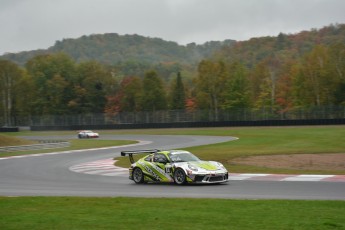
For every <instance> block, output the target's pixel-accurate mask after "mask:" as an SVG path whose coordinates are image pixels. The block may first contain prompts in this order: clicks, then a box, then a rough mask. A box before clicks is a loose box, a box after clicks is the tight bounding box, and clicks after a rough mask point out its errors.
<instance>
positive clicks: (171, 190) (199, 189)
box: [0, 135, 345, 200]
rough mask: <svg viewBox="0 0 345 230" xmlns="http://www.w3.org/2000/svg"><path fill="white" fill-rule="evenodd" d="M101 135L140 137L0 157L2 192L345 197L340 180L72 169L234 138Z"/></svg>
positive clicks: (16, 194)
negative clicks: (209, 181)
mask: <svg viewBox="0 0 345 230" xmlns="http://www.w3.org/2000/svg"><path fill="white" fill-rule="evenodd" d="M28 138H29V137H28ZM34 138H38V137H34ZM43 138H47V139H54V138H56V139H66V138H67V139H68V138H76V137H74V136H63V137H62V136H56V137H51V136H50V137H39V139H43ZM101 138H102V139H103V138H104V139H114V140H115V139H120V140H140V141H141V146H127V147H114V148H103V149H94V150H83V151H70V152H58V153H53V154H45V155H32V156H25V157H18V158H16V157H12V158H7V159H4V158H2V159H1V158H0V196H87V197H118V196H126V197H191V198H235V199H307V200H345V183H344V182H325V181H318V182H315V181H309V182H306V181H260V180H258V181H253V180H231V181H229V183H227V184H219V185H186V186H177V185H174V184H143V185H137V184H135V183H134V182H132V181H130V180H129V179H128V178H127V177H126V176H123V175H119V176H116V175H115V176H104V175H97V174H85V173H78V172H75V171H72V170H70V168H71V167H73V166H75V165H78V164H83V163H86V162H94V161H99V160H102V159H109V158H113V157H116V156H119V155H120V151H123V150H135V149H154V148H157V149H181V148H184V147H189V146H197V145H204V144H211V143H217V142H224V141H230V140H234V138H232V137H209V136H169V135H120V136H113V135H107V136H102V137H101ZM230 171H231V169H230Z"/></svg>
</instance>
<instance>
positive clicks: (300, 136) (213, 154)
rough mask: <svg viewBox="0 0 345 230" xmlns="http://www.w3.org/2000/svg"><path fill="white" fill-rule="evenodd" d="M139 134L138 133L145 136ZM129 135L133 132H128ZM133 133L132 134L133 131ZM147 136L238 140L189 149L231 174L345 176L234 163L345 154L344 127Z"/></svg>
mask: <svg viewBox="0 0 345 230" xmlns="http://www.w3.org/2000/svg"><path fill="white" fill-rule="evenodd" d="M144 131H145V130H139V131H138V132H139V133H141V132H144ZM127 132H131V130H128V131H127ZM132 132H133V131H132ZM145 133H148V134H158V133H159V134H171V135H179V134H180V135H182V134H184V135H185V134H188V135H215V136H234V137H238V138H239V139H238V140H236V141H229V142H225V143H219V144H212V145H207V146H197V147H191V148H186V149H187V150H189V151H191V152H193V153H194V154H195V155H197V156H199V157H200V158H202V159H204V160H215V161H220V162H222V163H223V164H224V165H225V167H227V168H228V169H229V171H230V172H239V173H243V172H247V173H248V172H251V173H296V174H345V169H344V170H340V171H335V170H332V169H329V170H302V169H301V170H292V169H274V168H264V167H255V166H247V165H239V164H233V163H231V160H232V159H234V158H237V157H245V156H256V155H279V154H302V153H308V154H317V153H345V126H310V127H254V128H208V129H201V128H200V129H164V130H146V132H145ZM118 159H119V162H117V165H119V166H122V167H128V166H129V161H128V159H126V158H124V157H120V158H118Z"/></svg>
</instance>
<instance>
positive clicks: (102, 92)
mask: <svg viewBox="0 0 345 230" xmlns="http://www.w3.org/2000/svg"><path fill="white" fill-rule="evenodd" d="M76 79H77V80H76V82H74V90H75V91H78V92H80V93H79V94H78V93H76V94H75V96H74V98H73V101H74V102H75V108H74V111H76V112H77V113H81V112H83V113H102V112H104V108H105V105H106V101H107V99H106V96H107V88H108V87H109V85H110V84H112V82H111V79H112V78H111V74H110V72H109V71H108V70H107V69H105V68H104V66H103V65H101V64H100V63H98V62H95V61H87V62H82V63H80V64H79V65H78V66H77V78H76Z"/></svg>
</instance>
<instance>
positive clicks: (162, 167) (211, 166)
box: [121, 150, 229, 185]
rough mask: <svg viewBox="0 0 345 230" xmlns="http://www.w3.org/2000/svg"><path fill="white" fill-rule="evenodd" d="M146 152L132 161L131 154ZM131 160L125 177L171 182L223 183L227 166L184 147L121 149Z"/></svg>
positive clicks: (136, 180) (143, 181) (122, 153)
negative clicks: (200, 157)
mask: <svg viewBox="0 0 345 230" xmlns="http://www.w3.org/2000/svg"><path fill="white" fill-rule="evenodd" d="M141 153H149V155H146V156H144V157H143V158H141V159H139V160H138V161H136V162H135V160H134V158H133V155H134V154H141ZM121 155H122V156H126V155H128V156H129V159H130V161H131V163H132V165H131V167H130V169H129V179H131V180H133V181H134V182H135V183H137V184H140V183H145V182H175V183H176V184H179V185H181V184H185V183H206V184H211V183H224V182H228V180H229V177H228V170H227V169H226V168H225V167H224V166H223V165H222V164H221V163H219V162H216V161H202V160H200V159H199V158H198V157H196V156H195V155H193V154H192V153H190V152H188V151H184V150H167V151H160V150H138V151H123V152H121Z"/></svg>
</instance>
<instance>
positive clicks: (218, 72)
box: [196, 60, 227, 120]
mask: <svg viewBox="0 0 345 230" xmlns="http://www.w3.org/2000/svg"><path fill="white" fill-rule="evenodd" d="M226 84H227V72H226V68H225V64H224V62H222V61H216V62H213V61H207V60H203V61H201V62H200V63H199V66H198V77H197V79H196V91H197V100H198V107H199V108H205V109H211V111H213V116H214V119H215V120H218V115H219V114H218V113H219V109H220V106H221V104H222V100H223V99H224V92H225V85H226Z"/></svg>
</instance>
